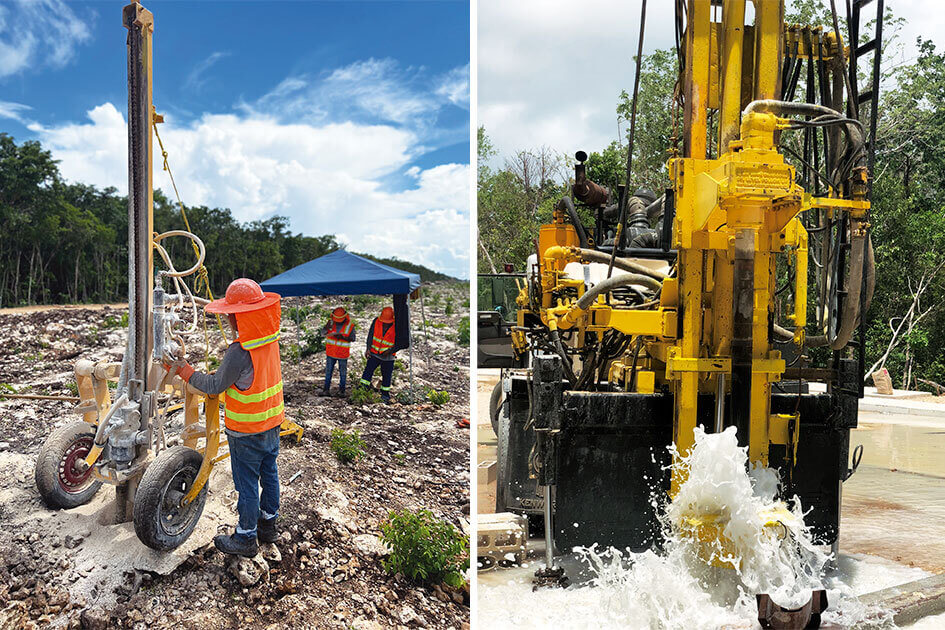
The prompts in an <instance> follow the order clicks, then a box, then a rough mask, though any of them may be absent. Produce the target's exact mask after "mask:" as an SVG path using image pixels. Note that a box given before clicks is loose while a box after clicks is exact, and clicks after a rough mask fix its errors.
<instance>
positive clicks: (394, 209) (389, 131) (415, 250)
mask: <svg viewBox="0 0 945 630" xmlns="http://www.w3.org/2000/svg"><path fill="white" fill-rule="evenodd" d="M160 132H161V137H162V138H163V139H164V143H165V147H166V148H167V150H168V151H169V153H170V161H171V167H172V168H173V170H174V174H175V178H176V180H177V184H178V187H179V188H180V191H181V195H182V196H183V198H184V202H185V203H187V204H195V205H196V204H206V205H210V206H219V207H228V208H230V209H231V210H232V211H233V213H234V215H235V216H236V217H237V218H238V219H239V220H241V221H249V220H254V219H260V218H265V217H268V216H272V215H274V214H282V215H286V216H288V217H290V220H291V226H292V229H293V230H296V231H300V232H302V233H305V234H328V233H333V234H337V235H344V238H345V239H346V240H347V242H348V243H349V245H350V248H351V249H352V250H354V251H364V252H367V253H371V254H375V255H378V256H397V257H399V258H402V259H404V260H410V261H413V262H417V263H421V264H425V265H428V266H430V267H433V268H436V269H439V270H442V271H444V272H446V273H449V274H452V275H457V276H462V277H465V276H467V275H468V260H469V253H468V242H469V238H468V230H469V212H468V199H469V188H468V175H469V169H468V166H466V165H457V164H446V165H440V166H435V167H433V168H429V169H426V170H421V169H419V168H417V167H415V166H414V167H410V168H407V167H408V165H409V164H410V162H411V160H412V159H413V157H414V155H415V153H417V152H418V151H419V149H418V143H419V139H418V138H417V137H416V136H415V135H414V133H413V132H411V131H410V130H406V129H401V128H398V127H395V126H391V125H382V124H359V123H354V122H350V121H348V122H339V123H323V124H316V123H293V124H289V123H284V122H282V121H280V120H278V119H276V118H274V117H272V116H266V115H262V114H258V113H254V114H252V115H235V114H225V115H221V114H204V115H203V116H201V117H200V118H199V119H197V120H195V121H193V122H190V123H187V124H178V123H176V122H175V121H174V120H173V119H170V118H169V119H168V121H167V122H166V123H165V124H163V125H161V128H160ZM126 134H127V131H126V128H125V122H124V120H123V116H122V115H121V113H120V112H119V111H118V109H117V108H116V107H115V106H114V105H113V104H111V103H105V104H103V105H100V106H98V107H96V108H95V109H93V110H91V111H90V112H89V113H88V121H87V122H82V123H70V124H66V125H61V126H56V127H48V128H42V129H41V130H40V131H39V135H40V139H41V141H42V142H43V144H44V145H45V146H46V147H47V148H49V149H50V150H51V151H52V152H53V155H54V156H55V157H56V158H57V159H59V160H61V162H60V170H61V171H62V174H63V176H64V177H65V178H66V179H69V180H73V181H81V182H86V183H90V184H95V185H97V186H115V187H116V188H118V189H119V190H120V191H122V192H125V190H126V188H127V183H126V182H127V174H126V173H127V166H126V159H127V158H126V143H127V140H126ZM159 157H160V153H158V152H157V146H156V143H155V159H156V161H155V180H154V181H155V187H157V188H162V189H164V190H165V191H166V192H168V193H170V192H171V190H172V189H171V185H170V180H169V179H168V177H167V174H166V173H163V172H162V171H161V168H160V162H159V161H157V160H158V159H159ZM405 169H406V172H407V173H408V174H409V175H411V176H412V177H413V178H415V180H416V185H415V187H414V188H411V189H408V190H404V191H400V192H392V191H389V190H387V189H386V188H385V187H384V186H383V185H382V184H381V183H380V180H382V179H383V178H384V177H386V176H389V175H393V174H397V173H400V172H402V171H404V170H405Z"/></svg>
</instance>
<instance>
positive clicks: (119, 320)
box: [102, 312, 128, 328]
mask: <svg viewBox="0 0 945 630" xmlns="http://www.w3.org/2000/svg"><path fill="white" fill-rule="evenodd" d="M102 325H103V326H104V327H105V328H128V313H127V312H124V313H122V314H121V315H109V316H108V317H106V318H105V321H104V323H103V324H102Z"/></svg>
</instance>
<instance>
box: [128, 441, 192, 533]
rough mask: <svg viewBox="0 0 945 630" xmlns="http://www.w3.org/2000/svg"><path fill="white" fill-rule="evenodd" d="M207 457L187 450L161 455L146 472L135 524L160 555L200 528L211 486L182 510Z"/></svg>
mask: <svg viewBox="0 0 945 630" xmlns="http://www.w3.org/2000/svg"><path fill="white" fill-rule="evenodd" d="M202 461H203V456H201V455H200V453H198V452H197V451H195V450H193V449H192V448H188V447H186V446H175V447H173V448H169V449H167V450H166V451H164V452H163V453H161V454H160V455H158V456H157V457H156V458H155V460H154V461H153V462H151V464H150V465H149V466H148V468H147V470H145V471H144V475H142V476H141V482H140V483H139V484H138V491H137V493H136V494H135V507H134V523H135V533H136V534H137V535H138V539H139V540H140V541H141V542H143V543H144V544H145V545H147V546H148V547H151V548H152V549H157V550H158V551H169V550H171V549H175V548H177V547H179V546H180V545H181V544H182V543H183V542H184V541H185V540H187V538H188V537H189V536H190V534H191V533H193V531H194V527H196V526H197V521H199V520H200V515H201V514H202V513H203V506H204V504H205V503H206V502H207V485H206V484H205V485H204V487H203V488H202V489H201V490H200V494H198V495H197V497H196V498H195V499H194V500H193V501H192V502H191V503H190V504H188V505H185V506H181V504H180V503H181V499H183V498H184V496H186V494H187V493H188V492H189V491H190V488H191V487H192V485H193V482H194V479H196V477H197V471H199V470H200V464H201V462H202Z"/></svg>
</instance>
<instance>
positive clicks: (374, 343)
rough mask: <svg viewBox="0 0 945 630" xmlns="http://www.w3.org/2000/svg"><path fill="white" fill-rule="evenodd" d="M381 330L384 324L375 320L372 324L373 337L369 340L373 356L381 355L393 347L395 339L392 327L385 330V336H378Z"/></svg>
mask: <svg viewBox="0 0 945 630" xmlns="http://www.w3.org/2000/svg"><path fill="white" fill-rule="evenodd" d="M382 330H384V324H383V322H381V320H377V322H376V323H375V324H374V330H373V335H374V337H373V338H372V339H371V352H373V353H374V354H383V353H384V351H385V350H389V349H390V348H392V347H393V346H394V340H395V339H396V337H395V335H394V325H393V324H391V325H390V328H388V329H387V334H382V335H381V336H378V333H380V332H381V331H382Z"/></svg>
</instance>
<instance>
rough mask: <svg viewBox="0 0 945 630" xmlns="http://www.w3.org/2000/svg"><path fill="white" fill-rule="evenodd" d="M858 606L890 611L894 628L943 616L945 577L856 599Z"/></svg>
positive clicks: (944, 607)
mask: <svg viewBox="0 0 945 630" xmlns="http://www.w3.org/2000/svg"><path fill="white" fill-rule="evenodd" d="M860 602H862V603H864V604H866V605H868V606H879V607H881V608H883V609H885V610H889V611H891V612H892V613H893V621H894V622H895V623H896V625H900V626H901V625H906V624H911V623H914V622H916V621H918V620H919V619H923V618H925V617H929V616H931V615H938V614H940V613H943V612H945V575H933V576H931V577H927V578H924V579H921V580H917V581H915V582H908V583H906V584H900V585H898V586H891V587H889V588H886V589H883V590H881V591H877V592H875V593H870V594H868V595H864V596H862V597H860Z"/></svg>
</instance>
